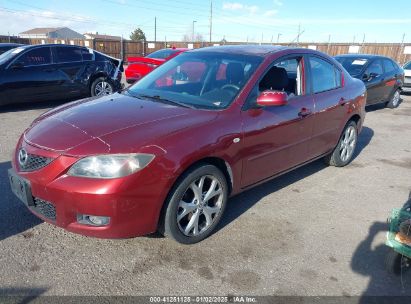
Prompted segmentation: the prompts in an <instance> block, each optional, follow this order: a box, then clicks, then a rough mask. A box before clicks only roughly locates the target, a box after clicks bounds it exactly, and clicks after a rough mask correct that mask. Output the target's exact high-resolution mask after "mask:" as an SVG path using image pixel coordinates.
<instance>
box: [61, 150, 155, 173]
mask: <svg viewBox="0 0 411 304" xmlns="http://www.w3.org/2000/svg"><path fill="white" fill-rule="evenodd" d="M153 159H154V155H152V154H143V153H136V154H112V155H96V156H90V157H85V158H83V159H80V160H79V161H78V162H76V163H75V164H74V165H73V166H72V167H71V168H70V170H69V171H68V172H67V174H68V175H72V176H82V177H92V178H117V177H123V176H127V175H130V174H132V173H134V172H137V171H139V170H141V169H143V168H144V167H146V166H147V165H148V164H149V163H150V162H151V161H152V160H153Z"/></svg>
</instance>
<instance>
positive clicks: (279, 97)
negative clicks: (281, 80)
mask: <svg viewBox="0 0 411 304" xmlns="http://www.w3.org/2000/svg"><path fill="white" fill-rule="evenodd" d="M287 100H288V95H287V93H286V92H282V91H269V90H268V91H264V92H262V93H261V94H260V96H258V97H257V105H259V106H266V107H271V106H274V107H275V106H284V105H286V104H287Z"/></svg>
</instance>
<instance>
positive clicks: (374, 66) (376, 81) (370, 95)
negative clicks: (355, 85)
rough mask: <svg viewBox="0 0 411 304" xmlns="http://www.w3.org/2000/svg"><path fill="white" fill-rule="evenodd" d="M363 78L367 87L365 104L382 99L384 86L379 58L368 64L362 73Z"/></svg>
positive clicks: (384, 92)
mask: <svg viewBox="0 0 411 304" xmlns="http://www.w3.org/2000/svg"><path fill="white" fill-rule="evenodd" d="M363 80H364V84H365V86H366V88H367V104H374V103H378V102H381V101H383V100H384V97H385V95H386V88H385V78H384V70H383V68H382V62H381V59H379V58H377V59H374V60H372V61H371V62H370V63H369V64H368V66H367V68H366V70H365V72H364V74H363Z"/></svg>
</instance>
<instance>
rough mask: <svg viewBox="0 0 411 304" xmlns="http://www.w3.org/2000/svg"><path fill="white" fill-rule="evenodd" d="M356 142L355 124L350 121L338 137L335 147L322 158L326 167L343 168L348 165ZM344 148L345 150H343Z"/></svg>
mask: <svg viewBox="0 0 411 304" xmlns="http://www.w3.org/2000/svg"><path fill="white" fill-rule="evenodd" d="M357 141H358V130H357V124H356V123H355V122H354V121H352V120H350V121H349V122H348V123H347V124H346V125H345V128H344V130H343V132H342V134H341V136H340V140H339V141H338V144H337V146H336V147H335V148H334V150H333V152H331V153H330V154H329V155H327V156H326V157H325V158H324V161H325V163H326V164H327V165H331V166H335V167H344V166H346V165H348V164H349V163H350V162H351V160H352V157H353V155H354V152H355V148H356V146H357ZM344 148H345V150H344Z"/></svg>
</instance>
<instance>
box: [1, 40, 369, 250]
mask: <svg viewBox="0 0 411 304" xmlns="http://www.w3.org/2000/svg"><path fill="white" fill-rule="evenodd" d="M365 101H366V90H365V87H364V84H363V83H362V82H361V81H360V80H357V79H354V78H352V77H351V76H350V75H349V74H348V73H347V72H346V71H345V70H344V69H343V68H342V66H341V65H340V64H339V63H338V62H337V61H336V60H334V59H333V58H331V57H329V56H327V55H325V54H323V53H320V52H317V51H313V50H308V49H299V48H286V47H273V46H223V47H212V48H203V49H198V50H193V51H189V52H185V53H184V54H181V55H180V56H177V57H175V58H174V59H172V60H170V61H169V62H168V63H167V64H164V65H162V66H160V67H159V68H157V69H155V70H154V71H153V72H152V73H150V74H149V75H147V76H146V77H144V78H143V79H142V80H141V81H139V82H138V83H136V84H135V85H134V86H132V87H131V88H129V89H128V90H126V91H123V92H122V93H116V94H114V95H111V96H106V97H100V98H91V99H88V100H80V101H77V102H74V103H71V104H67V105H63V106H61V107H58V108H56V109H54V110H51V111H49V112H46V113H45V114H43V115H41V116H40V117H39V118H38V119H36V120H35V121H34V122H33V123H32V125H31V126H30V128H28V129H27V130H26V131H25V132H24V134H23V135H22V136H21V138H20V140H19V141H18V143H17V147H16V150H15V154H14V157H13V160H12V168H11V169H10V170H9V179H10V183H11V187H12V190H13V192H14V193H15V194H16V195H17V196H18V197H19V198H20V199H21V200H22V201H23V202H24V204H26V205H27V207H28V208H29V209H30V210H31V211H32V212H33V213H34V214H36V215H37V216H39V217H40V218H42V219H43V220H45V221H46V222H49V223H52V224H54V225H57V226H60V227H63V228H65V229H67V230H69V231H72V232H76V233H80V234H84V235H89V236H95V237H102V238H125V237H134V236H139V235H144V234H149V233H152V232H155V231H160V232H161V233H163V234H164V235H166V236H169V237H171V238H173V239H175V240H176V241H178V242H181V243H195V242H198V241H201V240H202V239H204V238H206V237H207V236H209V235H210V234H211V233H212V232H213V230H214V229H215V227H216V226H217V224H218V222H219V221H220V219H221V217H222V216H223V213H224V209H225V207H226V203H227V199H228V198H229V197H230V196H232V195H235V194H237V193H240V192H242V191H244V190H246V189H248V188H250V187H253V186H255V185H257V184H260V183H262V182H265V181H267V180H270V179H272V178H274V177H276V176H278V175H280V174H283V173H285V172H287V171H290V170H292V169H294V168H296V167H299V166H302V165H304V164H306V163H308V162H311V161H313V160H316V159H319V158H324V160H325V161H326V162H327V163H328V164H330V165H333V166H337V167H342V166H345V165H347V164H348V163H349V162H350V161H351V160H352V158H353V155H354V151H355V147H356V144H357V138H358V134H359V133H360V131H361V128H362V125H363V120H364V116H365ZM341 182H345V181H341Z"/></svg>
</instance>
